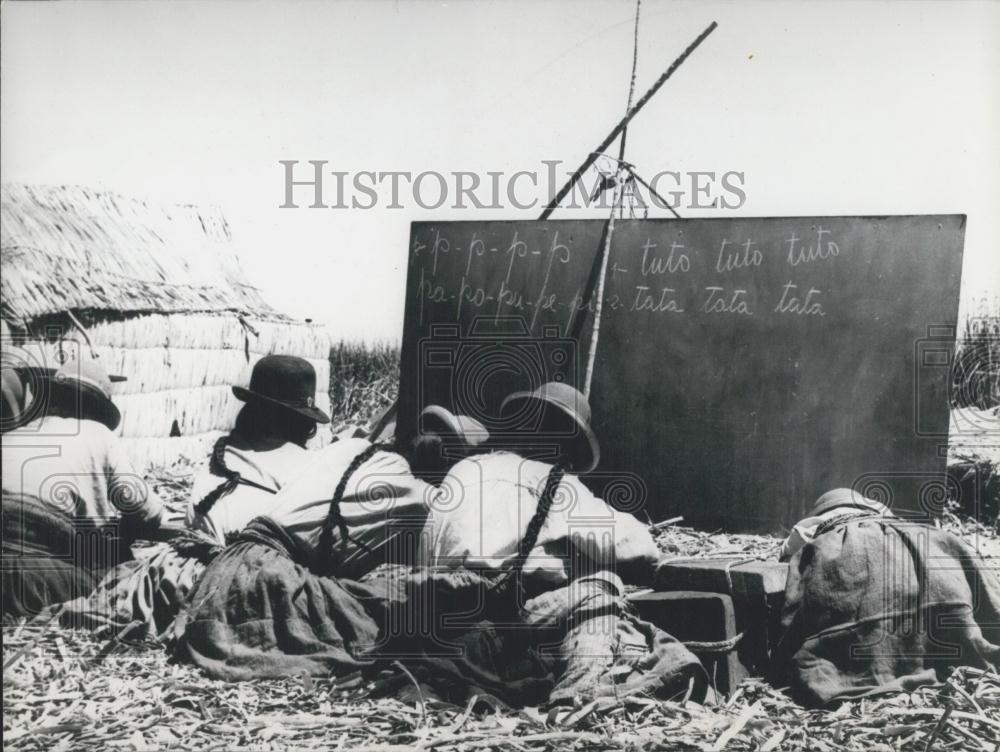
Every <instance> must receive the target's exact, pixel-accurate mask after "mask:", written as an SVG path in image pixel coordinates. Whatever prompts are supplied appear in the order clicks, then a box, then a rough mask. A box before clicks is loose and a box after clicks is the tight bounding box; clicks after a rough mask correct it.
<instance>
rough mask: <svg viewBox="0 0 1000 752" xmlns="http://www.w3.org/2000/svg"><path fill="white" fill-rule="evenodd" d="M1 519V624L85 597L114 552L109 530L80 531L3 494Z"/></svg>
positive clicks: (27, 500) (42, 507) (39, 506)
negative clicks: (110, 554)
mask: <svg viewBox="0 0 1000 752" xmlns="http://www.w3.org/2000/svg"><path fill="white" fill-rule="evenodd" d="M2 516H3V567H2V586H3V617H4V621H13V620H16V619H18V618H21V617H25V618H36V617H38V616H39V615H40V614H44V613H45V612H46V609H47V607H49V606H52V605H54V604H58V603H62V602H63V601H67V600H70V599H73V598H77V597H80V596H85V595H88V594H89V593H90V592H91V591H93V589H94V587H95V586H96V585H97V582H98V579H99V576H100V571H101V569H102V568H103V566H104V564H105V563H107V562H106V559H108V558H109V557H108V555H107V553H108V550H109V548H110V550H112V552H114V551H117V548H118V542H117V540H116V537H115V535H114V531H113V530H103V529H100V528H95V527H94V526H85V525H84V526H81V525H80V524H78V523H77V522H76V521H75V520H73V519H72V518H71V517H69V516H67V515H66V514H64V513H62V512H60V511H58V510H56V509H52V508H51V507H50V506H48V505H46V504H44V503H42V502H41V501H39V500H38V499H35V498H33V497H28V496H19V495H10V494H6V493H5V494H3V504H2ZM95 543H96V544H97V545H94V544H95Z"/></svg>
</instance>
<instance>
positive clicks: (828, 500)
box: [811, 488, 892, 516]
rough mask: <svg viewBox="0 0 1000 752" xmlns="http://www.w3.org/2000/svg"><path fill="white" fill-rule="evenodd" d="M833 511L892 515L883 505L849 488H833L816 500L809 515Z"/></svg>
mask: <svg viewBox="0 0 1000 752" xmlns="http://www.w3.org/2000/svg"><path fill="white" fill-rule="evenodd" d="M833 509H843V510H845V511H847V510H854V511H863V512H874V513H875V514H883V515H890V514H892V512H891V511H890V509H889V508H888V507H887V506H885V504H882V503H881V502H878V501H875V499H869V498H868V497H867V496H864V495H862V494H860V493H858V492H857V491H853V490H851V489H850V488H834V489H833V490H832V491H827V492H826V493H825V494H823V495H822V496H820V497H819V498H818V499H816V502H815V503H814V504H813V508H812V512H811V514H812V515H814V516H819V515H821V514H825V513H826V512H829V511H831V510H833Z"/></svg>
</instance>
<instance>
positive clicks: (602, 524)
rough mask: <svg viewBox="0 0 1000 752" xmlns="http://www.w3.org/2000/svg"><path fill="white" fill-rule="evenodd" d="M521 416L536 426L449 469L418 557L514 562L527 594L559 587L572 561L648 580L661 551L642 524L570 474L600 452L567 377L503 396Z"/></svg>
mask: <svg viewBox="0 0 1000 752" xmlns="http://www.w3.org/2000/svg"><path fill="white" fill-rule="evenodd" d="M519 414H520V415H524V416H526V417H527V418H528V419H529V420H530V421H531V427H532V428H535V429H537V430H534V431H532V432H530V433H528V432H527V431H525V430H519V431H518V432H517V433H516V434H513V435H512V436H511V437H508V439H507V440H506V441H505V440H504V437H503V436H499V435H495V436H494V437H493V440H494V441H495V442H496V444H497V445H498V446H496V447H495V448H494V451H492V452H489V453H485V454H478V455H477V456H474V457H471V458H469V459H466V460H463V461H462V462H459V463H458V464H456V465H455V466H454V467H453V468H452V469H451V471H450V472H449V473H448V475H447V477H446V478H445V479H444V481H443V483H442V490H443V499H446V500H448V501H447V503H445V502H442V503H441V504H439V505H437V506H438V507H439V508H436V509H433V510H431V513H430V514H429V515H428V518H427V523H426V525H425V527H424V534H423V536H422V538H421V547H420V550H419V553H418V561H419V562H420V563H421V564H423V565H427V566H445V567H457V566H460V567H466V568H470V569H476V570H480V571H483V572H485V573H487V574H490V573H493V574H497V573H500V572H503V571H506V570H508V569H509V568H511V567H512V566H517V567H520V568H523V578H524V583H525V585H526V586H527V588H528V591H529V592H533V593H537V592H540V591H541V590H545V589H551V588H554V587H560V586H563V585H566V584H567V583H568V582H569V580H570V579H571V572H570V568H571V566H572V563H573V562H575V563H577V564H581V565H582V566H583V567H584V568H585V569H587V570H589V571H598V570H604V569H612V570H616V571H619V572H621V573H622V574H623V575H624V576H626V577H627V578H628V579H629V580H630V581H632V582H634V583H636V584H646V583H648V582H649V581H650V580H651V578H652V574H653V570H654V569H655V566H656V564H657V562H658V561H659V558H660V552H659V549H658V548H657V547H656V543H655V542H654V541H653V538H652V536H651V535H650V533H649V530H648V528H647V527H646V526H645V525H643V524H642V523H640V522H639V520H637V519H636V518H635V517H634V516H633V515H631V514H628V513H624V512H620V511H618V510H616V509H613V508H612V507H610V506H609V505H607V504H606V503H605V502H604V501H603V500H601V499H599V498H597V497H596V496H594V494H593V493H591V491H590V490H589V489H588V488H587V487H586V486H585V485H584V484H583V483H582V482H581V481H580V479H579V478H578V477H577V475H576V473H580V474H583V473H587V472H590V471H592V470H593V469H594V468H596V467H597V463H598V460H599V458H600V447H599V445H598V442H597V437H596V435H595V434H594V431H593V429H592V428H591V427H590V405H589V404H588V403H587V400H586V398H585V397H584V396H583V395H582V394H580V393H579V392H578V391H577V390H575V389H573V388H572V387H570V386H569V385H567V384H563V383H556V382H553V383H548V384H544V385H543V386H541V387H540V388H539V389H536V390H535V391H534V392H530V393H527V392H520V393H516V394H513V395H511V396H509V397H508V398H507V399H506V400H505V401H504V403H503V406H502V409H501V415H502V417H505V418H506V419H510V420H514V418H515V417H516V416H517V415H519ZM512 442H513V443H514V444H515V446H509V445H510V444H511V443H512ZM505 443H506V444H507V445H508V446H509V448H508V447H506V446H504V444H505Z"/></svg>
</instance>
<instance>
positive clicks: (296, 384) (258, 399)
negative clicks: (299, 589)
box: [187, 355, 330, 544]
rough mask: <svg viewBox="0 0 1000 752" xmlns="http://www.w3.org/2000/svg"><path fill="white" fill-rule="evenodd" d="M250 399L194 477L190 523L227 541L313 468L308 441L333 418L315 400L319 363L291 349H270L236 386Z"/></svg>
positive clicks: (238, 393) (240, 396)
mask: <svg viewBox="0 0 1000 752" xmlns="http://www.w3.org/2000/svg"><path fill="white" fill-rule="evenodd" d="M233 394H234V395H236V397H237V399H240V400H242V401H243V402H245V403H246V404H245V405H244V406H243V408H242V409H241V410H240V412H239V415H237V417H236V425H235V427H234V428H233V430H232V431H231V432H230V433H229V434H228V435H226V436H222V437H221V438H219V439H218V441H216V443H215V446H214V447H213V449H212V455H211V458H210V460H209V464H208V466H207V467H206V468H204V469H203V470H202V471H201V472H199V473H198V474H197V475H196V476H195V479H194V485H193V487H192V489H191V502H190V505H189V507H188V513H187V524H188V527H190V528H192V529H194V530H197V531H200V532H203V533H205V534H207V535H209V536H211V537H213V538H215V539H216V540H217V541H218V542H219V543H220V544H225V542H226V536H227V535H230V534H234V533H238V532H239V531H240V530H242V529H243V528H244V527H246V524H247V523H248V522H250V520H252V519H253V518H254V517H259V516H260V515H264V514H267V513H268V512H270V510H271V507H272V505H273V504H274V500H275V495H276V494H277V493H278V492H279V491H280V490H281V489H282V488H283V487H284V486H285V485H286V484H287V483H288V482H290V481H292V480H294V479H295V478H296V477H297V476H298V475H299V473H301V472H302V470H303V469H304V468H305V466H306V465H307V464H308V462H309V460H310V456H311V453H310V452H309V451H307V450H306V442H307V441H308V440H309V439H310V438H312V437H313V436H314V435H315V434H316V426H317V424H326V423H329V422H330V418H329V417H328V416H327V415H326V413H324V412H323V411H322V410H320V409H319V408H318V407H316V405H315V399H316V371H315V370H314V369H313V367H312V365H311V364H310V363H309V361H307V360H305V359H303V358H298V357H294V356H291V355H266V356H264V357H263V358H261V359H260V360H258V361H257V363H256V364H254V367H253V372H252V373H251V376H250V385H249V387H246V388H245V387H242V386H234V387H233Z"/></svg>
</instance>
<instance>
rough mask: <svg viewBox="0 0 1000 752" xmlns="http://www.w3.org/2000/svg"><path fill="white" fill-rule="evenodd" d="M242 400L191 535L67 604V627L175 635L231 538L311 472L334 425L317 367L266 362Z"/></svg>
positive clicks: (191, 520)
mask: <svg viewBox="0 0 1000 752" xmlns="http://www.w3.org/2000/svg"><path fill="white" fill-rule="evenodd" d="M233 393H234V394H235V395H236V397H237V398H238V399H241V400H243V401H244V402H246V404H245V405H244V406H243V408H242V409H241V410H240V413H239V415H238V416H237V418H236V425H235V427H234V428H233V430H232V431H231V432H230V433H229V434H228V435H226V436H223V437H221V438H220V439H219V440H218V441H217V442H216V444H215V448H214V450H213V453H212V457H211V459H210V462H209V465H208V467H207V468H205V469H203V470H202V471H201V472H199V473H198V474H197V475H196V477H195V480H194V487H193V489H192V497H191V499H190V500H189V502H188V508H187V510H186V515H187V529H186V530H183V531H180V532H179V533H178V534H176V535H174V536H173V537H172V540H170V541H169V543H161V544H157V545H154V546H145V547H143V548H142V549H138V548H137V549H135V555H136V560H135V561H129V562H125V563H123V564H121V565H119V566H117V567H115V568H114V569H112V570H111V571H109V572H108V573H107V574H106V575H105V576H104V577H103V578H102V579H101V581H100V583H99V585H98V586H97V587H96V588H95V589H94V592H93V593H92V594H91V595H90V596H89V597H87V598H77V599H75V600H73V601H72V602H70V603H66V604H64V606H63V609H62V616H61V620H62V622H63V624H64V625H66V626H74V627H86V628H89V629H92V630H95V631H98V632H101V633H103V632H109V631H110V632H112V633H114V632H116V631H117V630H120V629H122V628H124V627H125V626H127V625H130V624H132V623H133V622H139V623H140V624H141V625H142V627H143V629H144V631H145V632H147V633H149V634H152V635H156V636H158V635H162V634H169V629H170V627H171V624H172V622H173V620H174V619H175V618H176V616H177V614H178V612H179V611H180V609H181V606H182V604H183V603H184V601H185V600H186V598H187V595H188V593H189V592H190V591H191V589H192V588H193V587H194V584H195V583H196V582H197V581H198V579H199V578H200V577H201V574H202V572H204V569H205V565H206V564H207V563H208V562H209V561H211V560H212V558H213V557H214V556H216V555H218V553H219V552H221V550H222V549H223V547H224V546H225V543H226V538H227V536H232V535H233V534H235V533H238V532H239V531H240V530H242V529H243V528H244V527H245V526H246V524H247V523H248V522H249V521H250V520H251V519H253V518H254V517H257V516H259V515H261V514H266V513H267V512H269V511H270V510H271V505H273V504H274V502H275V499H276V498H277V492H278V490H279V489H280V488H281V487H282V486H284V485H285V484H286V483H287V482H288V481H289V480H291V479H292V478H294V477H295V476H296V475H297V474H298V473H299V472H300V471H301V470H302V468H303V467H305V465H306V463H307V461H308V459H309V457H310V455H311V454H312V453H311V452H308V451H306V449H305V443H306V441H307V440H308V439H309V438H310V437H311V436H312V435H314V434H315V432H316V425H317V424H319V423H327V422H329V418H328V417H327V416H326V414H325V413H323V412H322V411H321V410H319V409H317V408H316V407H315V406H314V404H313V402H314V398H315V394H316V374H315V371H314V370H313V367H312V366H311V365H310V364H309V362H308V361H306V360H304V359H302V358H296V357H291V356H284V355H277V356H276V355H271V356H265V357H263V358H261V359H260V360H259V361H257V363H256V364H255V365H254V368H253V371H252V374H251V377H250V386H249V388H244V387H242V386H234V387H233ZM139 634H141V633H139V632H136V631H135V629H133V630H132V635H133V637H137V636H139Z"/></svg>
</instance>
